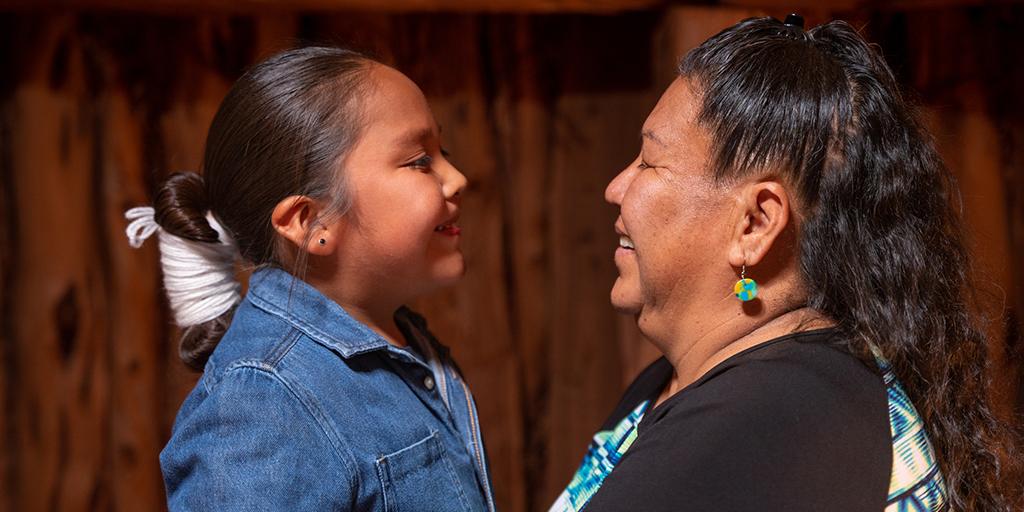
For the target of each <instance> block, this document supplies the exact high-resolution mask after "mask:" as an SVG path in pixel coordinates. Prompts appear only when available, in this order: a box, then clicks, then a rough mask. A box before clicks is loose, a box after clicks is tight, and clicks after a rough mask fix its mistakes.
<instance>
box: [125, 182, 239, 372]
mask: <svg viewBox="0 0 1024 512" xmlns="http://www.w3.org/2000/svg"><path fill="white" fill-rule="evenodd" d="M208 204H209V203H208V201H207V192H206V186H205V184H204V182H203V178H202V176H199V175H198V174H195V173H178V174H173V175H171V176H170V177H169V178H168V179H167V181H165V182H164V184H163V185H162V186H161V187H160V191H159V192H158V193H157V195H156V200H155V201H154V207H152V208H151V207H140V208H133V209H131V210H129V211H128V212H127V213H126V214H125V216H126V217H127V218H128V219H130V220H132V223H131V224H130V225H129V226H128V231H127V234H128V238H129V241H130V242H131V244H132V246H134V247H140V246H141V245H142V242H143V241H145V239H146V238H147V237H149V236H150V235H152V234H153V233H155V232H159V239H160V263H161V266H162V267H163V274H164V288H166V291H167V297H168V299H169V301H170V305H171V310H172V311H173V313H174V318H175V322H176V323H177V324H178V326H179V327H181V328H182V329H183V331H182V336H181V342H180V346H179V355H180V357H181V360H182V361H183V362H184V363H185V364H186V365H188V366H189V367H190V368H192V369H194V370H200V371H201V370H202V369H203V367H204V366H205V365H206V360H207V359H209V357H210V354H211V353H213V349H214V348H216V347H217V343H218V342H219V341H220V339H221V337H223V336H224V333H225V332H226V331H227V328H228V325H230V324H231V316H232V314H233V313H234V310H235V307H236V306H237V305H238V302H239V301H240V300H241V295H240V293H239V292H240V289H241V285H240V284H239V282H238V280H237V279H236V278H235V266H234V263H235V259H236V258H237V256H238V249H237V248H236V246H235V243H234V241H233V239H232V237H231V236H230V234H229V233H227V231H226V230H225V229H224V228H223V227H222V226H221V224H220V223H219V222H218V221H217V219H216V218H215V217H214V216H213V213H212V212H210V211H209V209H208Z"/></svg>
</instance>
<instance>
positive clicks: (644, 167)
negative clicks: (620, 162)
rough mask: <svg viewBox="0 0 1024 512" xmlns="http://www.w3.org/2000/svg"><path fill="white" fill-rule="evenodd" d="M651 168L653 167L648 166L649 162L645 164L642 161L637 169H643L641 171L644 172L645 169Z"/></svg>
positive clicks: (637, 165)
mask: <svg viewBox="0 0 1024 512" xmlns="http://www.w3.org/2000/svg"><path fill="white" fill-rule="evenodd" d="M650 167H651V166H650V165H647V162H644V161H643V160H640V163H638V164H636V168H637V169H641V170H643V169H648V168H650Z"/></svg>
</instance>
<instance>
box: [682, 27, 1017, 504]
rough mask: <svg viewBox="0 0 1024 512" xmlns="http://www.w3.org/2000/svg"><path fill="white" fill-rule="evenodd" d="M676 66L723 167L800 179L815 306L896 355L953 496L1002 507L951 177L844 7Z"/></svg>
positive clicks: (710, 49) (997, 441)
mask: <svg viewBox="0 0 1024 512" xmlns="http://www.w3.org/2000/svg"><path fill="white" fill-rule="evenodd" d="M679 74H680V76H681V77H682V78H683V79H686V80H689V81H690V83H691V85H693V86H694V89H695V90H696V91H697V93H698V94H699V96H700V101H701V111H700V115H699V123H701V125H702V126H704V127H705V128H706V129H708V131H709V133H710V134H711V139H712V157H711V166H712V172H713V173H714V174H715V176H716V178H718V179H721V180H728V179H731V178H736V177H739V176H745V175H751V174H757V173H763V172H773V171H774V172H781V173H783V175H784V178H785V179H786V180H787V181H788V182H789V183H791V184H792V185H793V186H794V187H795V188H796V189H797V194H798V196H799V199H800V201H799V203H800V204H801V205H802V206H801V208H802V210H803V211H801V212H800V213H801V217H802V218H803V219H804V220H803V222H802V225H801V228H800V230H801V233H800V272H801V277H802V280H803V284H804V286H805V288H806V290H807V293H808V298H807V301H808V305H809V306H810V307H812V308H813V309H815V310H817V311H819V312H821V313H823V314H825V315H827V316H828V317H830V318H831V319H832V320H834V321H835V322H836V324H837V326H838V328H839V329H840V330H841V331H842V332H843V334H844V335H845V336H846V338H847V340H848V342H849V343H850V344H851V346H852V347H853V349H854V350H855V351H856V353H857V354H858V355H859V356H860V357H862V358H863V359H865V360H871V359H872V347H875V348H876V349H877V350H880V351H881V353H882V355H884V357H885V358H886V359H888V361H889V362H890V363H891V364H892V366H893V369H894V370H895V372H896V374H897V376H898V377H899V379H900V380H901V381H902V382H903V385H904V387H905V389H906V391H907V394H908V395H909V396H910V398H911V400H912V401H913V403H914V405H915V406H916V408H917V409H918V411H919V412H920V414H921V415H922V417H923V419H924V422H925V425H926V429H927V432H928V435H929V437H930V439H931V441H932V444H933V445H934V447H935V449H936V454H937V456H938V460H939V465H940V467H941V469H942V471H943V474H944V476H945V479H946V484H947V488H948V498H949V500H950V503H949V504H950V505H951V509H952V510H969V511H984V512H991V511H1000V510H1009V509H1010V507H1011V506H1012V505H1011V502H1012V501H1013V498H1014V497H1013V496H1010V494H1011V493H1014V492H1017V491H1016V490H1013V489H1008V488H1007V489H1003V488H1002V487H1003V485H1004V484H1006V483H1007V482H1001V479H1003V478H1005V475H1006V474H1007V473H1008V470H1009V468H1007V467H1006V464H1010V463H1012V462H1013V457H1012V455H1010V453H1009V451H1008V450H1010V448H1011V447H1010V444H1009V439H1010V438H1009V436H1007V435H1006V434H1004V428H1003V427H1002V426H1001V425H1000V423H999V422H998V420H997V419H996V418H995V416H994V414H993V412H992V410H991V408H990V406H989V400H988V396H987V391H988V380H987V377H986V370H987V363H986V358H987V351H986V339H985V336H984V335H983V334H982V332H981V330H980V329H979V327H978V325H977V319H976V318H974V315H973V314H972V311H974V310H973V308H972V301H971V299H970V297H972V294H971V293H970V290H969V287H970V282H969V279H970V278H969V273H970V268H971V267H970V258H969V254H968V251H967V249H966V248H965V241H964V234H963V231H962V227H961V220H960V217H959V214H958V212H957V211H956V210H955V209H954V206H953V200H954V199H957V197H956V194H957V192H956V190H957V189H956V187H955V184H954V183H953V178H952V176H951V174H950V172H949V170H948V169H947V168H946V166H945V164H944V163H943V161H942V158H941V157H940V156H939V154H938V152H937V150H936V149H935V146H934V143H933V142H932V140H931V138H930V136H929V135H928V133H927V132H926V131H925V130H924V129H923V127H922V125H921V123H920V121H919V120H918V118H917V114H916V112H915V109H914V108H913V107H912V106H911V105H910V104H909V103H908V102H907V101H906V100H905V99H904V97H903V95H902V93H901V91H900V88H899V86H898V84H897V82H896V79H895V78H894V76H893V73H892V71H891V70H890V69H889V67H888V65H887V64H886V63H885V61H884V59H883V58H882V56H881V55H880V54H879V53H878V52H877V51H876V50H875V49H874V48H872V47H871V46H870V45H869V44H868V43H867V42H866V41H865V40H864V39H863V38H862V37H861V36H860V35H859V34H858V33H857V31H856V30H854V29H853V28H852V27H850V26H849V25H848V24H847V23H845V22H842V21H834V22H831V23H827V24H825V25H821V26H818V27H816V28H814V29H812V30H809V31H804V30H803V28H802V27H798V26H794V25H784V24H783V23H781V22H779V21H778V20H775V19H773V18H755V19H748V20H744V21H742V22H740V23H738V24H736V25H734V26H732V27H730V28H728V29H726V30H724V31H722V32H721V33H719V34H718V35H716V36H714V37H712V38H711V39H709V40H707V41H706V42H704V43H703V44H702V45H700V46H699V47H697V48H695V49H694V50H692V51H691V52H690V53H688V54H687V55H686V57H685V58H684V59H683V61H682V62H681V63H680V65H679ZM1001 464H1002V465H1001ZM1010 485H1012V483H1010Z"/></svg>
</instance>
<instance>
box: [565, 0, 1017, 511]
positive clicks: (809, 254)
mask: <svg viewBox="0 0 1024 512" xmlns="http://www.w3.org/2000/svg"><path fill="white" fill-rule="evenodd" d="M954 194H955V189H954V188H953V186H952V184H951V180H950V175H949V173H948V171H947V170H946V168H945V166H944V164H943V163H942V161H941V159H940V158H939V156H938V154H937V152H936V150H935V148H934V147H933V145H932V143H931V142H930V140H929V138H928V136H927V134H926V133H925V132H924V130H923V129H922V128H921V126H920V123H919V122H918V120H917V118H916V117H915V115H914V113H913V110H912V108H911V107H910V106H909V105H908V104H907V103H906V102H905V101H904V99H903V98H902V96H901V94H900V92H899V89H898V87H897V84H896V81H895V80H894V78H893V75H892V73H891V71H890V70H889V68H888V67H887V65H886V64H885V62H884V61H883V59H882V57H881V56H880V55H878V54H877V53H876V51H874V50H873V49H872V48H871V47H870V46H869V45H868V44H867V43H866V42H865V41H864V40H863V39H862V38H861V37H860V36H859V35H858V34H857V33H856V31H854V30H853V29H852V28H851V27H850V26H849V25H847V24H846V23H843V22H832V23H828V24H826V25H822V26H820V27H817V28H815V29H813V30H810V31H804V30H803V20H802V19H800V18H799V17H798V16H791V17H789V18H787V20H786V22H785V23H781V22H779V21H777V20H774V19H771V18H760V19H750V20H746V21H743V22H740V23H739V24H737V25H735V26H733V27H731V28H729V29H726V30H725V31H723V32H721V33H720V34H718V35H716V36H714V37H712V38H711V39H709V40H708V41H706V42H705V43H703V44H702V45H701V46H700V47H698V48H696V49H695V50H693V51H692V52H690V53H689V54H688V55H687V56H686V57H685V58H684V59H683V61H682V63H681V64H680V67H679V77H678V78H677V80H676V81H675V82H674V83H673V84H672V85H671V86H670V87H669V89H668V90H667V91H666V92H665V94H664V95H663V96H662V98H661V100H660V101H659V102H658V104H657V106H656V107H655V108H654V110H653V111H652V112H651V114H650V116H649V117H648V118H647V121H646V122H645V124H644V127H643V137H642V148H641V151H640V155H639V157H638V158H637V159H636V161H634V162H633V163H632V164H631V165H630V166H629V167H627V168H626V169H625V170H623V171H622V173H621V174H619V175H618V176H617V177H616V178H615V179H614V180H613V181H612V182H611V184H609V186H608V189H607V191H606V198H607V200H608V201H609V202H611V203H612V204H614V205H616V206H618V207H619V209H620V216H619V219H618V220H617V222H616V224H615V228H616V231H617V232H618V234H619V235H620V237H621V239H620V247H619V248H618V249H617V250H616V253H615V263H616V266H617V268H618V270H619V277H618V279H617V280H616V282H615V285H614V287H613V289H612V292H611V298H612V302H613V304H614V305H615V306H616V307H617V308H618V309H620V310H622V311H625V312H628V313H631V314H634V315H636V319H637V324H638V326H639V328H640V330H641V331H642V332H643V334H644V335H645V336H646V337H647V338H648V339H650V340H651V342H652V343H653V344H654V345H655V346H656V347H657V348H658V349H659V350H660V351H661V353H662V354H663V355H664V357H663V358H662V359H660V360H659V361H657V362H655V363H654V364H653V365H651V366H650V367H649V368H647V369H646V370H645V371H644V372H643V373H642V374H641V375H640V377H639V378H638V379H637V380H636V381H635V382H634V383H633V384H632V385H631V387H630V388H629V389H628V390H627V392H626V394H625V396H624V397H623V399H622V401H621V403H620V404H619V406H618V407H617V409H616V411H615V412H614V413H613V414H612V416H611V418H610V419H609V421H608V423H607V424H606V425H605V426H604V427H603V429H602V431H601V432H599V433H598V435H597V436H595V440H594V443H593V444H592V446H591V449H590V452H589V453H588V454H587V457H586V458H585V459H584V464H583V466H582V467H581V468H580V470H579V472H578V473H577V475H576V477H575V478H574V479H573V481H572V483H571V484H570V486H569V488H568V489H567V490H566V492H565V493H563V495H562V497H561V498H560V499H559V501H558V502H557V503H556V504H555V506H554V507H553V508H552V510H580V509H582V508H584V507H585V510H586V511H587V512H603V511H612V510H643V511H645V512H654V511H660V510H693V511H703V510H728V511H755V510H756V511H776V510H778V511H783V510H784V511H803V510H806V511H820V510H829V511H837V510H838V511H846V510H849V511H879V510H883V509H885V510H893V511H903V510H915V511H938V510H970V511H985V512H988V511H996V510H1007V509H1008V507H1009V506H1010V505H1009V498H1008V497H1006V496H1003V495H1002V494H1000V490H999V487H1000V478H1001V473H1000V467H999V463H998V454H999V453H1000V450H1001V449H1002V448H1003V445H1002V444H1001V440H1002V437H1001V434H1000V430H999V427H998V426H997V423H996V421H995V419H994V418H993V415H992V412H991V410H990V409H989V407H988V405H986V393H985V391H986V390H985V377H984V374H985V354H986V350H985V340H984V338H983V336H982V334H981V333H980V331H979V330H978V327H977V326H976V325H975V324H974V323H973V322H972V320H971V314H970V307H969V305H968V302H967V301H966V299H965V291H966V288H967V285H968V281H967V269H968V268H969V265H968V257H967V252H966V250H965V249H964V242H963V236H962V235H961V228H960V224H959V219H958V218H957V215H956V214H955V212H954V211H953V209H952V208H951V205H950V202H951V195H954ZM613 469H614V471H613Z"/></svg>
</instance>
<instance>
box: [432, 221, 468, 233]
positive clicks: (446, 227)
mask: <svg viewBox="0 0 1024 512" xmlns="http://www.w3.org/2000/svg"><path fill="white" fill-rule="evenodd" d="M434 232H435V233H441V234H442V235H448V236H457V235H458V234H459V233H461V232H462V228H460V227H459V226H456V225H455V223H454V222H449V223H448V224H441V225H439V226H437V227H436V228H434Z"/></svg>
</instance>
